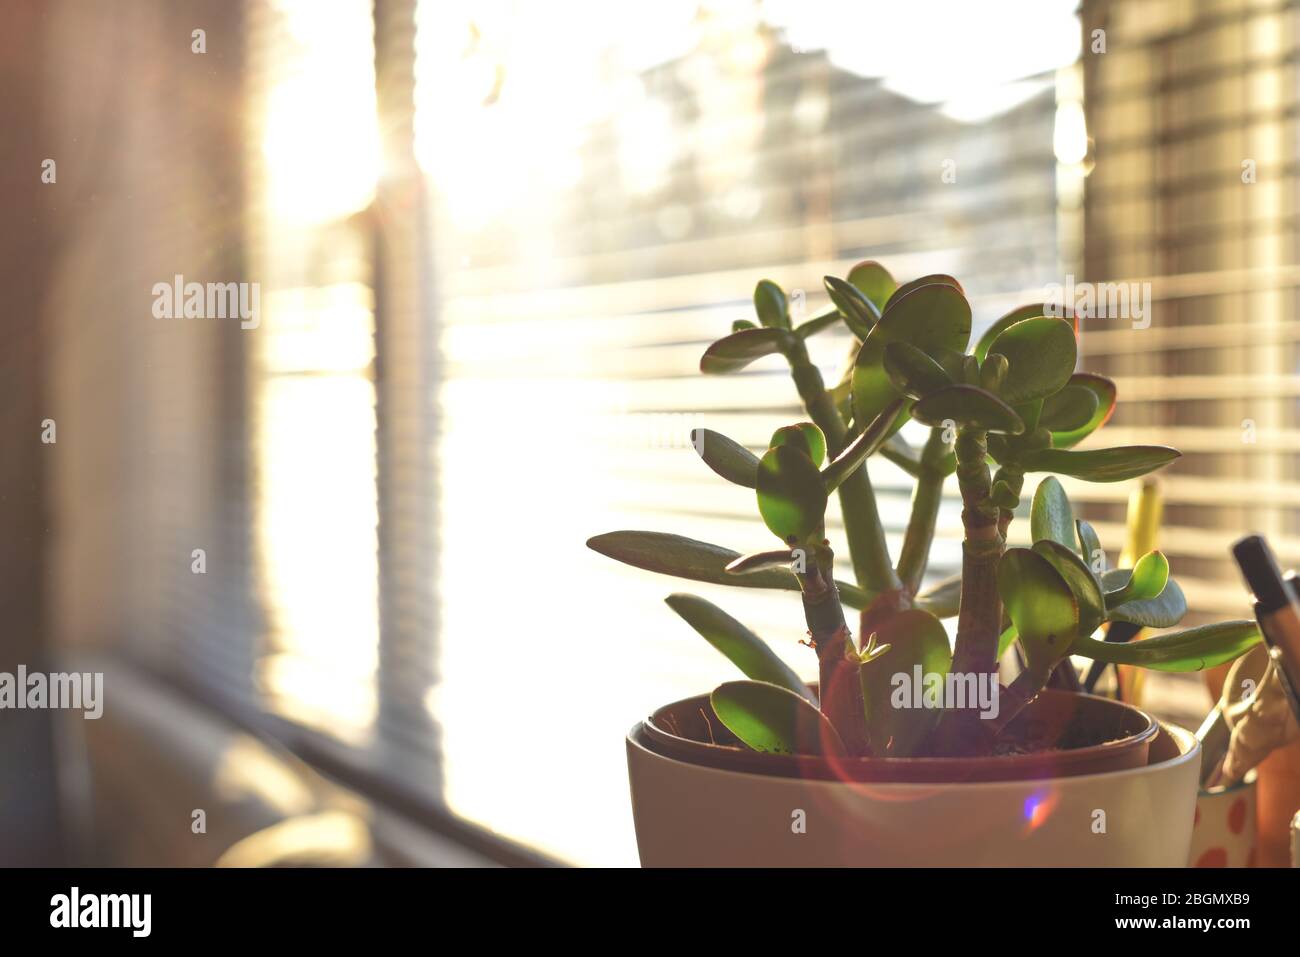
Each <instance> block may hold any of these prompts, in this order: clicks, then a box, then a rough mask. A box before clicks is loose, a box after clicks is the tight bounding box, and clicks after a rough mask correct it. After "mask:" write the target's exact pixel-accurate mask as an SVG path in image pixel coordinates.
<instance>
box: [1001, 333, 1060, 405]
mask: <svg viewBox="0 0 1300 957" xmlns="http://www.w3.org/2000/svg"><path fill="white" fill-rule="evenodd" d="M989 355H1002V356H1006V358H1007V362H1008V363H1009V368H1008V369H1007V374H1006V376H1005V378H1004V379H1003V380H1002V389H1001V392H1000V395H1001V396H1002V398H1003V399H1004V400H1005V401H1006V403H1007V404H1008V405H1020V404H1021V403H1023V402H1032V401H1033V400H1034V399H1043V398H1046V397H1047V396H1049V395H1053V394H1054V393H1057V392H1059V391H1061V389H1063V388H1064V387H1065V385H1066V383H1067V382H1069V381H1070V376H1071V375H1072V374H1073V373H1074V364H1075V362H1076V361H1078V343H1077V342H1076V341H1075V338H1074V328H1073V327H1072V326H1071V325H1070V324H1069V323H1068V322H1066V321H1065V320H1064V319H1056V318H1053V317H1050V316H1039V317H1037V318H1035V319H1024V320H1022V321H1020V322H1017V323H1015V324H1014V325H1012V326H1008V327H1007V328H1006V329H1004V330H1003V331H1002V332H1001V333H1000V334H999V335H998V337H997V338H996V339H994V340H993V344H992V345H990V346H989Z"/></svg>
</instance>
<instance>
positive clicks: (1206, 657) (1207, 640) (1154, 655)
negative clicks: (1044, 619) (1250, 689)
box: [1070, 619, 1261, 671]
mask: <svg viewBox="0 0 1300 957" xmlns="http://www.w3.org/2000/svg"><path fill="white" fill-rule="evenodd" d="M1260 640H1261V638H1260V634H1259V628H1258V627H1257V626H1256V625H1255V623H1254V622H1253V621H1247V620H1244V619H1239V620H1236V621H1221V622H1217V623H1216V624H1213V625H1201V626H1200V627H1198V628H1188V629H1185V630H1183V631H1174V632H1168V633H1166V634H1163V635H1159V636H1157V637H1155V638H1146V639H1143V640H1142V641H1130V642H1114V641H1097V640H1096V639H1093V638H1079V639H1077V640H1076V641H1075V643H1074V647H1073V648H1071V649H1070V651H1071V653H1073V654H1076V655H1082V656H1084V657H1085V658H1093V659H1096V660H1097V661H1105V662H1108V663H1112V664H1117V665H1139V666H1141V667H1143V668H1154V669H1155V670H1156V671H1201V670H1203V669H1205V668H1213V667H1215V666H1216V665H1221V664H1223V663H1224V662H1227V661H1232V660H1233V659H1234V658H1236V657H1238V656H1239V655H1241V654H1244V653H1245V652H1247V651H1249V650H1250V649H1251V648H1253V647H1254V646H1255V645H1257V644H1259V642H1260Z"/></svg>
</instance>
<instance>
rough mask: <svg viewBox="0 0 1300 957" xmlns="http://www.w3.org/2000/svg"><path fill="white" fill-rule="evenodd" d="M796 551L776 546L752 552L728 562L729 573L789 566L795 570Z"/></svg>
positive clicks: (747, 572) (746, 573)
mask: <svg viewBox="0 0 1300 957" xmlns="http://www.w3.org/2000/svg"><path fill="white" fill-rule="evenodd" d="M794 557H795V556H794V552H793V551H792V550H791V549H789V548H774V549H772V550H771V551H766V552H750V553H749V554H748V555H741V556H740V557H739V558H737V559H736V560H735V561H733V562H729V563H728V564H727V574H728V575H752V574H753V573H754V572H759V571H765V570H766V569H769V568H789V569H790V571H791V572H792V573H793V572H794V568H793V565H794Z"/></svg>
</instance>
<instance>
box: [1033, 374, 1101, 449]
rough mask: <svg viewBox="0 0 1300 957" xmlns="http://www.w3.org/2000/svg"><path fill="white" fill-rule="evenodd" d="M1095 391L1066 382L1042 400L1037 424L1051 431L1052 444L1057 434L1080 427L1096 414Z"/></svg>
mask: <svg viewBox="0 0 1300 957" xmlns="http://www.w3.org/2000/svg"><path fill="white" fill-rule="evenodd" d="M1097 405H1098V400H1097V393H1095V392H1093V391H1092V390H1091V389H1089V388H1086V387H1084V386H1081V385H1072V384H1070V383H1066V386H1065V388H1063V389H1062V390H1061V391H1060V392H1058V393H1056V394H1055V395H1049V396H1048V397H1047V398H1046V399H1044V400H1043V411H1042V414H1041V416H1040V417H1039V424H1041V425H1042V426H1043V427H1044V428H1046V429H1048V430H1050V431H1051V433H1052V438H1053V443H1052V444H1053V445H1055V444H1056V442H1055V438H1056V436H1057V435H1058V434H1059V435H1068V434H1070V433H1071V432H1073V431H1076V430H1078V429H1082V428H1083V427H1084V426H1086V425H1087V424H1088V423H1089V422H1091V421H1092V418H1093V416H1094V415H1096V414H1097Z"/></svg>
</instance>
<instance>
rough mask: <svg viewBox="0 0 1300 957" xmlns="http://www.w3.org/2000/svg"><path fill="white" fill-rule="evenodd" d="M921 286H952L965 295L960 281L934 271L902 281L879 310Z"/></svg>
mask: <svg viewBox="0 0 1300 957" xmlns="http://www.w3.org/2000/svg"><path fill="white" fill-rule="evenodd" d="M922 286H952V288H953V289H956V290H957V291H958V292H959V293H961V294H962V295H963V296H964V295H966V290H964V289H962V287H961V283H959V282H958V281H957V280H956V279H954V278H952V276H949V275H947V274H946V273H941V272H936V273H931V274H930V275H928V276H921V277H920V278H919V279H912V280H909V281H908V282H905V283H903V284H902V285H901V286H899V287H898V288H897V289H895V290H894V291H893V292H892V293H891V294H890V296H889V299H888V301H886V303H885V305H884V307H883V308H882V309H881V310H880V311H881V312H882V313H883V312H884V311H885V309H888V308H889V305H890V303H892V302H893V301H894V300H895V299H902V298H903V297H904V296H906V295H907V294H908V293H910V292H912V291H914V290H916V289H920V288H921V287H922Z"/></svg>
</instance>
